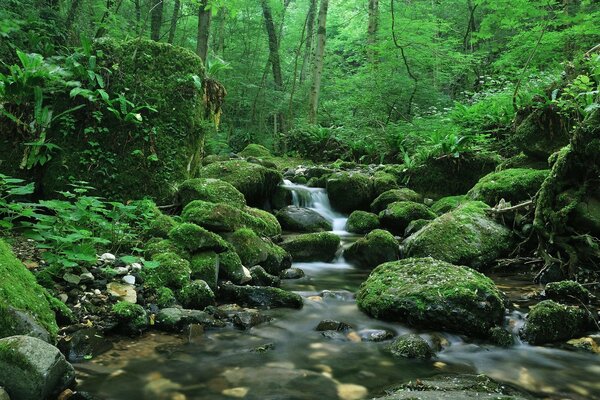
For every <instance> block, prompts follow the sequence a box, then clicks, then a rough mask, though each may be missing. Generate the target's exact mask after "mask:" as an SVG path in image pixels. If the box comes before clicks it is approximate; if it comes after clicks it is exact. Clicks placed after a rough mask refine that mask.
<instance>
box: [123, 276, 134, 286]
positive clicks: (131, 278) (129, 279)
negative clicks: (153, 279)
mask: <svg viewBox="0 0 600 400" xmlns="http://www.w3.org/2000/svg"><path fill="white" fill-rule="evenodd" d="M123 282H125V283H127V284H129V285H135V276H133V275H125V276H124V277H123Z"/></svg>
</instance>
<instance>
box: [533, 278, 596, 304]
mask: <svg viewBox="0 0 600 400" xmlns="http://www.w3.org/2000/svg"><path fill="white" fill-rule="evenodd" d="M544 295H545V296H546V297H547V298H548V299H551V300H555V301H557V302H559V303H563V304H577V305H579V304H587V303H589V302H590V300H591V299H592V298H593V296H592V293H590V291H589V290H587V289H586V288H584V287H583V286H582V285H581V284H580V283H579V282H575V281H561V282H551V283H548V284H547V285H546V287H545V288H544Z"/></svg>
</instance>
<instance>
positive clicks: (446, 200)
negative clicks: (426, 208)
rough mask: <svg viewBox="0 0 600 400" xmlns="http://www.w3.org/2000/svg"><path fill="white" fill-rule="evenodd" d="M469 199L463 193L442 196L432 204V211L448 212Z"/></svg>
mask: <svg viewBox="0 0 600 400" xmlns="http://www.w3.org/2000/svg"><path fill="white" fill-rule="evenodd" d="M468 201H469V199H468V198H467V196H463V195H461V196H446V197H442V198H441V199H439V200H437V201H436V202H435V203H433V204H432V205H431V211H433V212H434V213H436V214H437V215H442V214H446V213H447V212H450V211H452V210H455V209H457V208H458V206H460V205H461V204H464V203H466V202H468Z"/></svg>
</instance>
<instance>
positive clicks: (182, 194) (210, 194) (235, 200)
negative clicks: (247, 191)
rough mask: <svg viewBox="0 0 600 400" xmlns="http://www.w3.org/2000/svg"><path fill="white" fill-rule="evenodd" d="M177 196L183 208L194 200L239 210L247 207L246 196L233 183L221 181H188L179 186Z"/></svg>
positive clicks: (199, 179)
mask: <svg viewBox="0 0 600 400" xmlns="http://www.w3.org/2000/svg"><path fill="white" fill-rule="evenodd" d="M177 196H178V199H179V203H180V204H181V206H182V207H185V206H187V205H188V204H189V203H191V202H192V201H194V200H203V201H207V202H209V203H225V204H228V205H230V206H234V207H237V208H243V207H245V206H246V199H245V198H244V195H243V194H242V193H241V192H240V191H239V190H237V189H236V188H235V187H233V185H232V184H231V183H229V182H225V181H222V180H220V179H202V178H195V179H188V180H187V181H185V182H183V183H182V184H181V185H179V189H178V190H177Z"/></svg>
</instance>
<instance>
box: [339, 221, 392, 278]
mask: <svg viewBox="0 0 600 400" xmlns="http://www.w3.org/2000/svg"><path fill="white" fill-rule="evenodd" d="M399 256H400V250H399V246H398V242H397V241H396V239H395V238H394V235H392V234H391V233H389V232H388V231H384V230H382V229H375V230H374V231H371V232H369V233H368V234H367V235H366V236H365V237H364V238H361V239H359V240H357V241H356V242H355V243H353V244H352V246H350V247H349V248H348V249H347V250H346V251H345V252H344V257H345V259H346V260H347V261H348V262H349V263H351V264H354V265H356V266H358V267H360V268H365V269H373V268H375V267H376V266H378V265H379V264H383V263H385V262H388V261H394V260H397V259H398V258H399Z"/></svg>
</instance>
